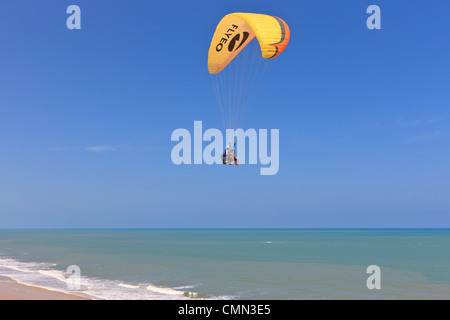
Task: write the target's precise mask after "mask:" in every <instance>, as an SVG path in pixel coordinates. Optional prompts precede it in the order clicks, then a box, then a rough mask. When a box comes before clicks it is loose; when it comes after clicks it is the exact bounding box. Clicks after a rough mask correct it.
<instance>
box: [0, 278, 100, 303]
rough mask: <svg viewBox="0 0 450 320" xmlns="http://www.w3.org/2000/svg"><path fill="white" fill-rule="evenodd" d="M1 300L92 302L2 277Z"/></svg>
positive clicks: (73, 295)
mask: <svg viewBox="0 0 450 320" xmlns="http://www.w3.org/2000/svg"><path fill="white" fill-rule="evenodd" d="M0 300H92V299H90V298H88V297H83V296H78V295H75V294H69V293H64V292H59V291H53V290H48V289H44V288H39V287H34V286H28V285H25V284H21V283H18V282H17V281H15V280H13V279H11V278H9V277H7V276H3V275H0Z"/></svg>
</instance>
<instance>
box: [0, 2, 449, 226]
mask: <svg viewBox="0 0 450 320" xmlns="http://www.w3.org/2000/svg"><path fill="white" fill-rule="evenodd" d="M71 4H76V5H78V6H80V8H81V10H82V29H81V30H75V31H70V30H68V29H67V28H66V19H67V17H68V15H67V14H66V8H67V7H68V6H69V5H71ZM371 4H377V5H378V6H380V8H381V14H382V15H381V18H382V22H381V23H382V29H381V30H368V29H367V28H366V19H367V17H368V15H367V14H366V8H367V7H368V6H369V5H371ZM449 9H450V3H448V2H446V1H414V2H404V1H381V0H376V1H362V0H361V1H343V0H342V1H335V0H333V1H332V0H319V1H317V0H314V1H312V0H308V1H282V0H280V1H225V2H211V1H164V2H162V1H143V0H135V1H131V2H130V1H104V0H101V1H100V0H98V1H84V0H74V1H70V2H69V1H62V0H58V1H56V0H53V1H22V0H14V1H13V0H6V1H2V2H1V4H0V43H1V47H0V227H4V228H83V227H87V228H98V227H99V228H109V227H114V228H121V227H122V228H133V227H139V228H158V227H174V228H192V227H214V228H228V227H255V228H256V227H277V228H278V227H298V228H308V227H318V228H333V227H334V228H340V227H366V228H378V227H386V228H389V227H450V166H449V163H450V132H449V124H450V112H449V106H450V90H448V86H449V83H450V64H449V62H448V57H449V54H450V43H449V41H448V33H449V31H450V30H449V29H450V27H449V26H448V22H447V18H448V12H449ZM237 11H241V12H255V13H265V14H270V15H275V16H279V17H281V18H282V19H283V20H285V21H286V22H287V24H288V25H289V27H290V30H291V41H290V43H289V45H288V47H287V49H286V50H285V52H283V53H282V54H281V55H280V56H279V57H278V59H277V60H276V61H275V60H274V63H275V64H274V66H273V67H272V68H271V73H270V78H269V79H266V81H265V82H264V84H263V85H262V88H260V90H259V92H258V95H257V97H256V98H255V101H254V106H253V108H252V111H251V114H250V115H249V117H248V120H247V122H246V126H247V127H249V128H268V129H271V128H277V129H279V130H280V170H279V173H278V174H277V175H275V176H261V175H260V174H259V169H260V166H259V165H253V166H250V165H246V166H241V167H239V168H235V167H228V166H221V165H214V166H207V165H197V166H194V165H182V166H175V165H174V164H172V162H171V159H170V152H171V149H172V147H173V146H174V145H175V144H174V143H173V142H171V141H170V136H171V133H172V131H173V130H175V129H177V128H186V129H190V130H192V129H193V122H194V120H202V121H203V125H204V127H205V128H221V118H220V112H219V108H218V105H217V100H216V97H215V94H214V90H213V87H212V84H211V78H210V75H209V73H208V71H207V52H208V49H209V45H210V41H211V38H212V35H213V32H214V30H215V27H216V25H217V23H218V22H219V21H220V19H221V18H222V17H223V16H224V15H226V14H227V13H231V12H237ZM275 92H276V93H277V94H274V93H275Z"/></svg>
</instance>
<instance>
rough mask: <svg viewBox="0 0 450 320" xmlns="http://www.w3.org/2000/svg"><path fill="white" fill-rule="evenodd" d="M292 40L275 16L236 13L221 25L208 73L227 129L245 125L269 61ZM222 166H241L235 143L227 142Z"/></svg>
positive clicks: (212, 44)
mask: <svg viewBox="0 0 450 320" xmlns="http://www.w3.org/2000/svg"><path fill="white" fill-rule="evenodd" d="M255 38H256V40H257V41H253V40H254V39H255ZM289 38H290V30H289V27H288V25H287V24H286V22H284V21H283V20H282V19H280V18H278V17H275V16H270V15H265V14H257V13H242V12H237V13H231V14H228V15H226V16H225V17H223V18H222V20H221V21H220V22H219V24H218V25H217V28H216V31H215V33H214V36H213V38H212V41H211V45H210V48H209V53H208V71H209V73H210V74H211V78H212V82H213V85H214V89H215V92H216V95H217V98H218V102H219V108H220V113H221V117H222V122H223V125H224V127H225V129H236V128H238V127H239V126H241V125H242V124H243V122H244V120H245V117H246V115H247V114H248V111H249V109H250V106H251V104H252V101H253V98H254V95H255V92H256V90H257V88H258V87H259V85H260V83H261V80H262V79H263V76H264V74H265V72H266V69H267V66H268V64H267V61H269V60H270V59H274V58H276V57H278V56H279V55H280V54H281V53H282V52H283V50H284V49H285V48H286V46H287V44H288V42H289ZM222 163H223V164H233V163H234V164H237V165H239V160H238V159H237V157H236V142H234V144H233V143H232V142H231V141H228V142H227V148H226V149H225V151H224V153H223V155H222Z"/></svg>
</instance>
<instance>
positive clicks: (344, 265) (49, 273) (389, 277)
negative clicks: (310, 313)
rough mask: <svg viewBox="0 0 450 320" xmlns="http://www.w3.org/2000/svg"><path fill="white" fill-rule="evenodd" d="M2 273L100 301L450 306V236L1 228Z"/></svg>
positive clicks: (403, 232) (401, 232) (412, 231)
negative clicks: (377, 280)
mask: <svg viewBox="0 0 450 320" xmlns="http://www.w3.org/2000/svg"><path fill="white" fill-rule="evenodd" d="M73 265H76V266H78V267H79V268H80V272H81V278H80V279H81V283H80V284H81V286H80V287H79V288H76V290H70V289H69V288H68V284H67V279H68V274H66V271H67V268H68V267H69V266H73ZM371 265H377V266H379V267H380V270H381V289H379V290H369V289H368V288H367V279H368V277H369V276H370V274H367V267H368V266H371ZM0 275H5V276H9V277H11V278H13V279H14V280H16V281H18V282H20V283H23V284H28V285H33V286H38V287H42V288H48V289H53V290H58V291H62V292H70V293H74V294H80V295H85V296H89V297H92V298H94V299H450V229H439V230H438V229H431V230H427V229H424V230H422V229H409V230H393V229H387V230H386V229H379V230H378V229H370V230H364V229H351V230H319V229H317V230H316V229H314V230H302V229H280V230H278V229H277V230H274V229H238V230H234V229H229V230H228V229H224V230H222V229H220V230H217V229H205V230H197V229H195V230H0Z"/></svg>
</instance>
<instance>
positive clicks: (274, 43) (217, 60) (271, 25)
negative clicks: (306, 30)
mask: <svg viewBox="0 0 450 320" xmlns="http://www.w3.org/2000/svg"><path fill="white" fill-rule="evenodd" d="M289 36H290V32H289V27H288V26H287V24H286V23H285V22H284V21H283V20H282V19H280V18H278V17H274V16H269V15H265V14H257V13H242V12H237V13H231V14H228V15H226V16H225V17H224V18H223V19H222V20H221V21H220V23H219V24H218V26H217V28H216V32H215V33H214V36H213V39H212V42H211V46H210V48H209V54H208V70H209V73H211V74H217V73H219V72H220V71H222V70H223V69H224V68H225V67H226V66H227V65H228V64H229V63H230V62H231V61H232V60H233V59H234V58H235V57H236V56H237V55H238V54H239V52H241V51H242V49H244V48H245V46H246V45H247V44H248V43H250V41H251V40H252V39H253V38H255V37H256V38H257V39H258V42H259V45H260V47H261V53H262V57H263V58H266V59H272V58H275V57H277V56H278V55H279V54H280V53H281V52H282V51H283V50H284V48H286V46H287V44H288V42H289Z"/></svg>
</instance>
